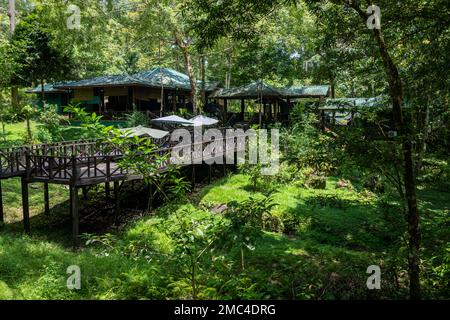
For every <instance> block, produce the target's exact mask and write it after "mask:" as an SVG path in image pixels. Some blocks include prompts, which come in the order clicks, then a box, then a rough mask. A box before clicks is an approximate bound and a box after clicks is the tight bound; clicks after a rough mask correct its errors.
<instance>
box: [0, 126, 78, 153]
mask: <svg viewBox="0 0 450 320" xmlns="http://www.w3.org/2000/svg"><path fill="white" fill-rule="evenodd" d="M30 125H31V133H32V135H33V139H36V135H37V131H38V127H39V126H40V124H39V123H38V122H36V121H33V120H32V121H30ZM62 128H63V129H62V136H63V138H64V140H68V141H70V140H77V139H79V138H81V137H82V134H83V130H82V129H81V128H80V127H77V126H63V127H62ZM0 133H1V137H0V148H4V147H16V146H21V145H23V144H24V141H25V139H26V135H27V125H26V121H21V122H16V123H7V124H6V125H5V134H4V135H3V132H0ZM36 142H39V141H36Z"/></svg>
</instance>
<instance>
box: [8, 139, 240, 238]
mask: <svg viewBox="0 0 450 320" xmlns="http://www.w3.org/2000/svg"><path fill="white" fill-rule="evenodd" d="M242 137H244V136H237V137H229V138H226V135H225V132H223V139H222V140H219V141H213V142H201V143H192V144H191V145H190V146H189V145H188V146H187V148H190V150H191V154H192V162H191V163H199V162H200V163H201V162H202V160H203V161H205V160H208V159H205V158H204V157H203V150H204V148H205V147H206V146H207V145H208V144H210V143H219V144H220V145H221V146H222V148H221V149H219V152H217V150H216V151H215V152H216V153H215V154H214V155H213V156H212V157H210V158H209V160H214V159H219V158H222V159H224V155H225V154H227V153H230V152H232V153H233V155H234V154H235V153H236V152H237V151H243V150H245V137H244V140H242V139H239V138H242ZM152 140H153V141H152V142H153V143H154V144H155V145H157V146H158V147H159V148H157V149H156V150H155V151H154V152H153V153H154V154H155V157H156V156H157V155H158V156H165V159H166V160H165V163H162V164H161V166H160V169H159V170H161V171H163V170H165V169H166V168H167V167H168V165H169V164H170V163H172V162H173V160H174V159H173V158H172V157H171V155H172V151H173V150H174V148H176V146H175V145H174V143H170V142H169V141H168V140H162V139H160V140H155V139H152ZM192 140H193V139H192ZM199 144H200V146H199ZM199 147H201V148H199ZM178 148H179V147H178ZM199 150H201V152H199ZM122 158H123V155H122V152H121V151H120V150H118V149H116V148H114V147H113V146H112V144H110V143H108V142H101V141H96V140H86V141H69V142H62V143H55V144H40V145H33V146H23V147H18V148H6V149H0V223H3V222H4V212H3V200H2V194H1V181H2V180H4V179H9V178H14V177H19V178H20V179H21V188H22V206H23V223H24V228H25V231H26V232H27V233H29V232H30V214H29V194H28V184H29V183H35V182H40V183H44V202H45V212H46V213H49V211H50V208H49V190H48V186H49V184H50V183H53V184H63V185H67V186H69V190H70V191H69V192H70V211H71V216H72V226H73V230H72V231H73V242H74V246H77V244H78V234H79V213H78V201H79V200H78V193H79V192H78V191H79V189H80V188H82V189H83V191H84V190H85V188H86V187H88V186H92V185H97V184H102V183H105V190H106V193H107V194H109V193H110V183H111V182H112V183H113V184H114V196H115V198H116V199H115V201H116V203H117V201H118V200H117V197H118V190H119V182H120V181H127V180H139V179H142V176H141V175H140V174H138V173H135V172H130V171H129V170H127V169H125V168H123V166H120V160H121V159H122ZM150 161H151V158H150ZM192 170H193V176H194V177H195V165H192ZM210 170H211V166H210ZM194 183H195V182H194Z"/></svg>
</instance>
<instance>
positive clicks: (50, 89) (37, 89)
mask: <svg viewBox="0 0 450 320" xmlns="http://www.w3.org/2000/svg"><path fill="white" fill-rule="evenodd" d="M59 84H61V83H59ZM55 85H56V84H44V92H45V93H66V92H67V90H65V89H57V88H55V87H54V86H55ZM26 92H27V93H41V92H42V87H41V86H37V87H35V88H33V89H30V90H27V91H26Z"/></svg>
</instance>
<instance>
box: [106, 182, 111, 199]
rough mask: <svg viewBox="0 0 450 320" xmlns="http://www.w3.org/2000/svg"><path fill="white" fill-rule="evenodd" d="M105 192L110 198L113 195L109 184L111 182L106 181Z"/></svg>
mask: <svg viewBox="0 0 450 320" xmlns="http://www.w3.org/2000/svg"><path fill="white" fill-rule="evenodd" d="M105 193H106V196H107V197H108V198H109V197H110V196H111V188H110V186H109V182H106V183H105Z"/></svg>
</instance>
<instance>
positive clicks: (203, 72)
mask: <svg viewBox="0 0 450 320" xmlns="http://www.w3.org/2000/svg"><path fill="white" fill-rule="evenodd" d="M200 74H201V79H202V88H201V91H202V107H203V108H204V107H205V106H206V90H205V86H206V57H205V55H204V54H202V55H201V58H200Z"/></svg>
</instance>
